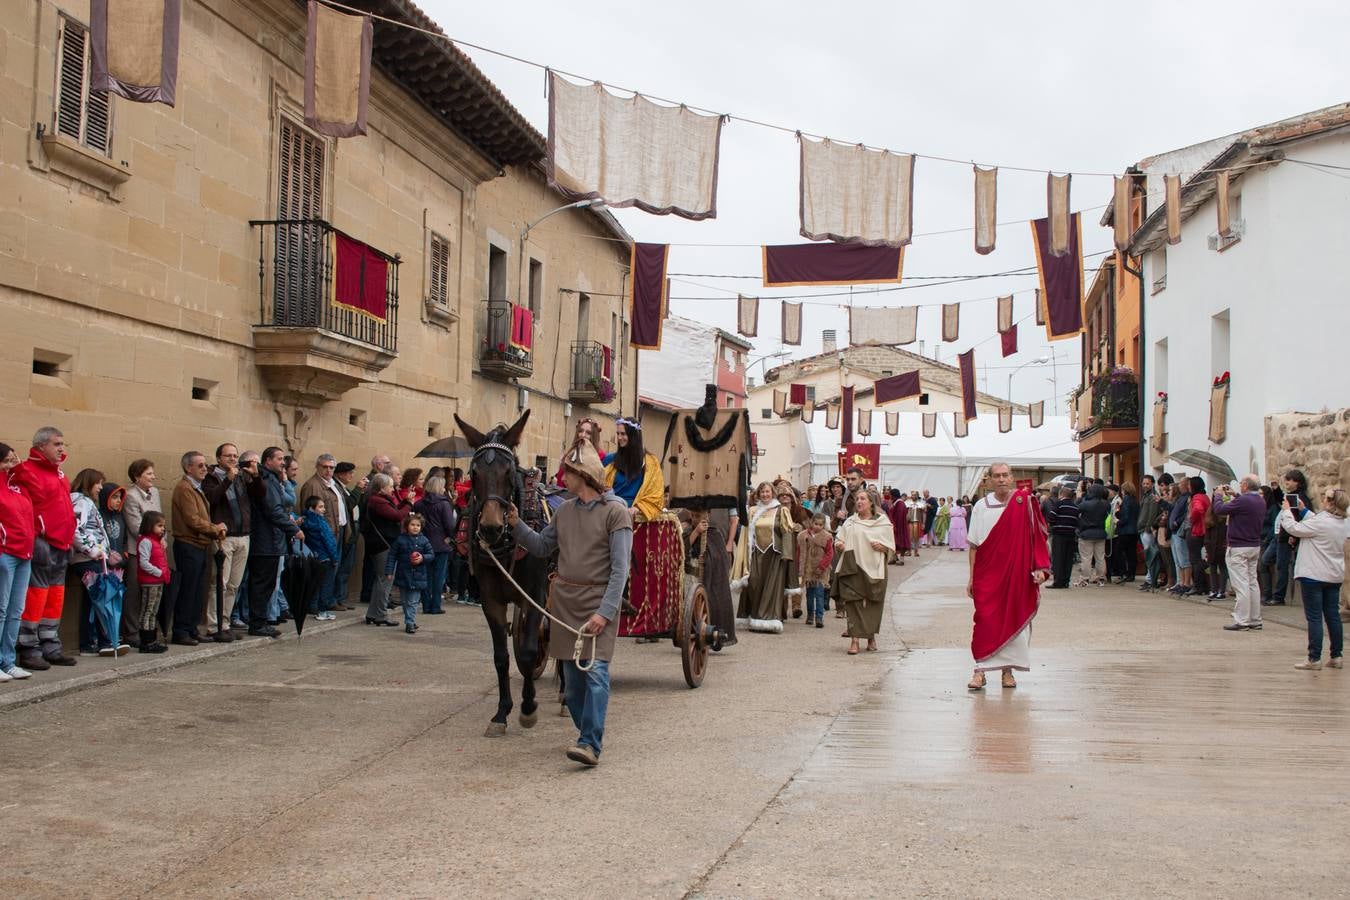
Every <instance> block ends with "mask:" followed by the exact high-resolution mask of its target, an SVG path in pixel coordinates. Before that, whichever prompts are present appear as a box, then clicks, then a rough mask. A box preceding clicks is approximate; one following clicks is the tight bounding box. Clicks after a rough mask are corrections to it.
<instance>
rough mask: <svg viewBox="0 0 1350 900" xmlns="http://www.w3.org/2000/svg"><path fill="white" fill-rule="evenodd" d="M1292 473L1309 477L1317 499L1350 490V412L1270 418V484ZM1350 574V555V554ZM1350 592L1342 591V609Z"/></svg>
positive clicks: (1349, 557) (1348, 560) (1349, 561)
mask: <svg viewBox="0 0 1350 900" xmlns="http://www.w3.org/2000/svg"><path fill="white" fill-rule="evenodd" d="M1290 469H1299V470H1300V471H1302V472H1303V474H1304V475H1306V476H1308V490H1309V492H1310V493H1311V495H1312V496H1313V497H1314V498H1317V497H1319V496H1321V492H1322V491H1325V490H1326V489H1327V488H1329V487H1340V488H1346V489H1350V409H1341V410H1336V411H1335V412H1327V413H1285V414H1282V415H1275V416H1266V473H1267V474H1266V480H1267V481H1269V480H1271V479H1272V478H1278V477H1279V476H1280V475H1281V474H1283V473H1284V472H1287V471H1289V470H1290ZM1346 563H1347V571H1350V553H1347V554H1346ZM1347 601H1350V589H1347V588H1346V587H1342V588H1341V606H1342V607H1345V606H1346V604H1347Z"/></svg>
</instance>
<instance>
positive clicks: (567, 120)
mask: <svg viewBox="0 0 1350 900" xmlns="http://www.w3.org/2000/svg"><path fill="white" fill-rule="evenodd" d="M548 83H549V89H548V154H547V168H548V183H549V186H550V187H553V188H556V189H557V190H559V191H561V192H562V193H563V194H564V195H565V196H568V197H572V198H573V199H576V200H594V199H597V198H599V199H603V200H604V201H605V203H606V205H608V206H616V207H621V206H636V207H637V208H638V209H640V210H642V211H643V212H649V213H652V214H654V215H658V216H664V215H676V216H680V217H681V218H685V219H714V218H716V217H717V160H718V146H719V143H720V141H721V136H722V117H721V116H704V115H699V114H698V113H694V112H690V111H689V110H688V109H687V108H685V107H684V106H658V105H657V104H655V103H652V102H651V101H650V100H648V99H647V98H646V97H643V96H641V95H640V94H637V95H634V96H632V97H619V96H616V95H614V94H611V93H610V92H609V91H607V90H606V89H605V86H604V85H603V84H600V83H599V82H594V83H592V84H572V83H571V82H570V81H567V80H566V79H564V78H561V77H559V75H558V73H556V72H549V82H548Z"/></svg>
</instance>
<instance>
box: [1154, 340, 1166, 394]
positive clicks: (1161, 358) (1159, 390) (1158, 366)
mask: <svg viewBox="0 0 1350 900" xmlns="http://www.w3.org/2000/svg"><path fill="white" fill-rule="evenodd" d="M1153 393H1154V395H1155V396H1156V395H1157V394H1165V393H1167V338H1163V339H1162V340H1161V341H1158V343H1156V344H1154V345H1153Z"/></svg>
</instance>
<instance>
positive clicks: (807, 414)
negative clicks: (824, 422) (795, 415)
mask: <svg viewBox="0 0 1350 900" xmlns="http://www.w3.org/2000/svg"><path fill="white" fill-rule="evenodd" d="M815 417H816V405H815V404H814V403H808V404H806V405H805V406H803V407H802V421H803V422H805V423H806V424H807V425H810V424H811V422H812V420H814V419H815Z"/></svg>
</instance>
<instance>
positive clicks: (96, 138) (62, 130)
mask: <svg viewBox="0 0 1350 900" xmlns="http://www.w3.org/2000/svg"><path fill="white" fill-rule="evenodd" d="M89 84H90V72H89V29H88V28H86V27H85V26H83V25H81V24H80V23H79V22H76V21H75V20H74V19H68V18H66V17H65V16H62V17H61V34H60V36H59V38H58V40H57V48H56V113H55V116H54V121H53V123H52V125H53V128H54V130H55V131H56V133H57V134H63V135H65V136H66V137H68V138H70V139H71V140H73V141H78V142H79V143H81V144H83V145H84V146H86V147H88V148H89V149H90V150H94V151H96V152H98V153H102V154H103V155H104V156H107V155H108V153H109V148H110V147H111V144H112V141H111V137H112V117H111V114H110V113H111V107H110V105H109V101H108V95H107V94H105V93H101V92H94V91H91V90H90V89H89Z"/></svg>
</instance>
